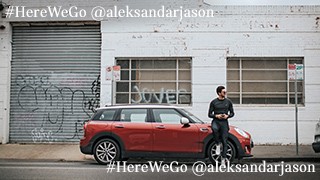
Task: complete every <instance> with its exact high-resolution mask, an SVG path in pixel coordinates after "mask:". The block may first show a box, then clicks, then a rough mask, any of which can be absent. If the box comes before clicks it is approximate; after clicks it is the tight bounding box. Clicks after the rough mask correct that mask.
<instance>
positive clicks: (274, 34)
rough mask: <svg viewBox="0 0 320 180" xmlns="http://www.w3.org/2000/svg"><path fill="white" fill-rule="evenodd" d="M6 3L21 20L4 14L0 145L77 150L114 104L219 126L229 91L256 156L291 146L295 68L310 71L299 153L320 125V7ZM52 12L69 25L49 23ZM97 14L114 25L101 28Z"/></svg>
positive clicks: (301, 90) (301, 105) (303, 87)
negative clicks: (221, 89)
mask: <svg viewBox="0 0 320 180" xmlns="http://www.w3.org/2000/svg"><path fill="white" fill-rule="evenodd" d="M3 2H5V3H6V4H7V5H11V6H13V7H15V8H14V9H13V10H14V11H13V14H12V15H11V16H10V17H8V16H7V15H6V14H4V13H5V12H8V11H7V9H9V7H6V8H5V9H4V10H3V11H2V13H3V15H2V18H1V23H0V25H2V26H4V27H5V28H2V29H1V30H0V31H1V34H0V38H1V50H0V55H1V63H0V69H1V71H0V73H1V74H0V76H1V81H0V87H1V91H0V93H1V94H0V137H1V142H2V143H8V142H10V143H21V142H26V143H47V142H49V143H55V142H77V141H79V137H81V135H82V122H83V121H84V120H86V119H87V118H89V117H90V116H91V115H92V113H93V112H94V109H95V108H97V107H99V106H104V105H111V104H137V103H164V104H174V105H178V106H183V107H185V108H186V109H188V110H190V111H191V112H193V113H194V114H195V115H197V116H198V117H200V118H201V119H203V120H204V121H210V119H209V118H208V117H207V112H208V106H209V103H210V101H211V99H213V98H215V97H216V93H215V88H216V87H217V86H218V85H225V86H226V87H227V91H228V97H229V98H230V99H231V100H232V101H233V102H234V108H235V113H236V115H235V117H234V118H232V119H230V121H229V122H230V124H231V125H235V126H238V127H240V128H242V129H245V130H247V131H248V132H250V133H251V134H252V136H253V138H254V141H255V142H256V143H257V144H292V143H295V85H294V84H295V83H294V81H292V80H290V79H289V77H288V75H289V74H290V71H289V70H288V67H289V64H298V65H301V67H302V70H303V71H299V72H300V73H301V74H300V76H301V77H302V79H300V80H298V82H297V97H298V98H297V99H298V111H299V113H298V125H299V131H298V132H299V143H302V144H311V143H312V142H313V136H314V128H315V124H316V122H317V121H318V120H319V117H320V97H319V96H318V94H319V92H320V80H319V76H320V71H319V70H320V60H319V57H320V6H215V5H214V4H208V3H206V2H204V1H192V2H187V1H182V0H181V1H174V2H172V1H165V0H162V1H156V2H149V1H143V0H140V1H134V2H131V1H125V0H122V1H112V2H105V1H92V2H90V3H88V2H87V1H78V2H77V3H74V4H72V3H68V2H64V1H41V2H25V1H22V0H21V1H14V2H11V1H3ZM22 6H25V7H22ZM48 6H49V7H48ZM54 7H56V8H58V9H59V7H60V8H65V9H67V10H69V13H70V12H72V13H71V14H68V13H66V14H65V15H64V16H62V15H61V14H60V16H51V15H50V12H49V11H50V10H49V8H54ZM97 7H99V8H100V7H103V8H104V9H106V10H107V11H106V14H107V15H108V13H109V16H108V17H106V16H107V15H106V16H105V17H104V18H101V17H99V18H97V17H93V16H92V12H93V11H92V9H95V8H97ZM28 9H32V10H30V12H31V13H29V14H27V11H28ZM35 9H39V12H36V10H35ZM41 9H46V11H47V16H45V17H42V16H41V13H40V11H41ZM119 9H122V10H123V12H124V14H125V13H128V12H129V10H128V9H133V11H132V13H133V16H134V15H136V14H135V9H138V10H139V15H140V17H130V14H129V15H128V14H126V15H127V16H126V17H122V15H123V14H122V13H121V12H120V13H119V11H121V10H119ZM151 10H154V11H151ZM100 12H101V11H94V13H96V14H95V15H97V13H98V15H99V13H100ZM115 12H118V14H115ZM188 12H189V13H188ZM94 13H93V14H94ZM148 13H149V14H148ZM152 13H155V14H152ZM157 13H158V14H157ZM175 13H176V14H175ZM44 14H45V13H44ZM76 14H77V15H76ZM150 14H151V15H150ZM204 15H207V17H204ZM6 16H7V17H6ZM29 16H30V17H29ZM111 16H113V17H111ZM147 16H152V17H147ZM118 67H120V71H117V70H116V69H114V71H113V73H112V71H111V72H110V70H112V68H118ZM119 74H120V78H119V77H117V75H119Z"/></svg>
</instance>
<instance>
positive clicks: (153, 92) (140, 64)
mask: <svg viewBox="0 0 320 180" xmlns="http://www.w3.org/2000/svg"><path fill="white" fill-rule="evenodd" d="M191 62H192V59H191V58H116V64H117V65H119V66H121V80H120V81H118V82H117V83H116V103H117V104H123V103H126V104H127V103H128V104H149V103H154V104H188V105H189V104H191V96H192V92H191Z"/></svg>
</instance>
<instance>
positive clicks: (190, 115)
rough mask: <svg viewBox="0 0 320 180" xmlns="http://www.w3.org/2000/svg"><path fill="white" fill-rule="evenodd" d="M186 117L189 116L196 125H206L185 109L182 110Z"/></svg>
mask: <svg viewBox="0 0 320 180" xmlns="http://www.w3.org/2000/svg"><path fill="white" fill-rule="evenodd" d="M181 110H182V111H183V112H184V113H185V114H186V115H188V116H189V117H190V118H191V119H192V120H193V121H194V122H195V123H204V122H203V121H201V120H200V119H199V118H197V117H196V116H195V115H193V114H192V113H191V112H188V111H187V110H185V109H181Z"/></svg>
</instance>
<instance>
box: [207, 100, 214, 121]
mask: <svg viewBox="0 0 320 180" xmlns="http://www.w3.org/2000/svg"><path fill="white" fill-rule="evenodd" d="M213 111H214V106H213V101H211V102H210V105H209V111H208V117H209V118H214V114H212V112H213Z"/></svg>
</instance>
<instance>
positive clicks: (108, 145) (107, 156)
mask: <svg viewBox="0 0 320 180" xmlns="http://www.w3.org/2000/svg"><path fill="white" fill-rule="evenodd" d="M94 158H95V160H96V161H97V162H98V163H99V164H109V163H110V162H111V161H117V160H119V158H120V148H119V146H118V144H117V143H116V142H115V141H113V140H111V139H102V140H100V141H98V142H97V143H96V144H95V146H94Z"/></svg>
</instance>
